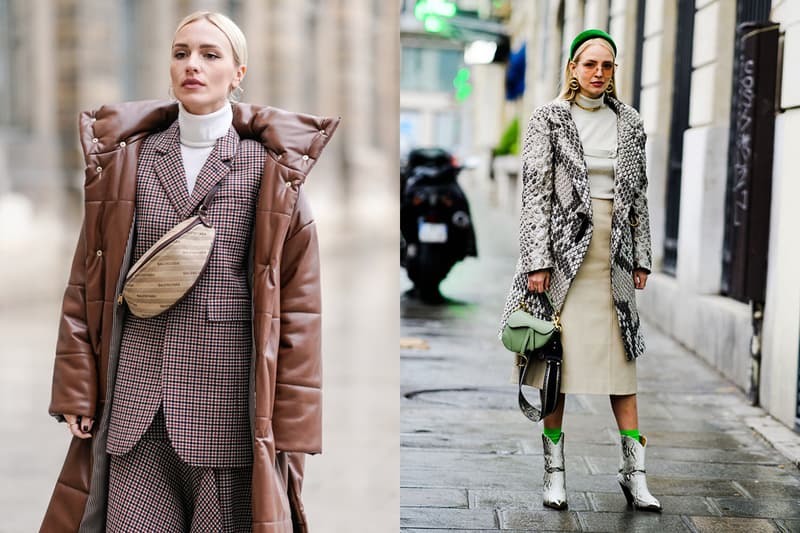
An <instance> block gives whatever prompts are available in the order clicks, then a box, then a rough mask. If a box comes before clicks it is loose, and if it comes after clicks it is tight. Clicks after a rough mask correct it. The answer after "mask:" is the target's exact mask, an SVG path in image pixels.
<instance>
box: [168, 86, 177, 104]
mask: <svg viewBox="0 0 800 533" xmlns="http://www.w3.org/2000/svg"><path fill="white" fill-rule="evenodd" d="M167 96H169V99H170V100H173V101H174V100H176V98H175V93H174V92H173V91H172V85H170V86H169V88H168V89H167Z"/></svg>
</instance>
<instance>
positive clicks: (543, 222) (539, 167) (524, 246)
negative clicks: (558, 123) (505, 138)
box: [519, 108, 554, 272]
mask: <svg viewBox="0 0 800 533" xmlns="http://www.w3.org/2000/svg"><path fill="white" fill-rule="evenodd" d="M553 187H554V185H553V148H552V146H551V144H550V127H549V125H548V122H547V119H546V117H545V116H544V111H543V110H542V108H539V109H537V110H536V111H534V113H533V115H532V116H531V119H530V121H529V122H528V130H527V132H526V134H525V139H524V141H523V150H522V210H521V213H520V228H519V242H520V250H519V253H520V258H519V261H520V263H519V270H520V271H521V272H532V271H534V270H540V269H544V268H551V267H552V266H553V264H554V263H553V256H552V252H551V247H550V216H551V213H552V209H553V204H552V201H553Z"/></svg>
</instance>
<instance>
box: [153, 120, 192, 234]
mask: <svg viewBox="0 0 800 533" xmlns="http://www.w3.org/2000/svg"><path fill="white" fill-rule="evenodd" d="M158 135H159V139H158V142H156V144H155V150H156V152H157V153H159V154H161V157H160V158H158V159H157V160H156V163H155V165H154V168H155V171H156V175H157V176H158V179H159V180H161V185H162V186H163V187H164V190H165V191H166V193H167V197H168V198H169V201H170V202H171V203H172V206H173V207H174V208H175V211H177V212H178V213H179V214H180V215H181V218H187V217H188V216H189V211H188V204H189V191H188V189H187V188H186V171H185V170H184V168H183V156H182V155H181V145H180V137H179V130H178V121H177V120H176V121H175V122H173V123H172V125H171V126H170V127H169V128H167V129H166V130H165V131H164V132H163V133H160V134H158Z"/></svg>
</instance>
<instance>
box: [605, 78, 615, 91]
mask: <svg viewBox="0 0 800 533" xmlns="http://www.w3.org/2000/svg"><path fill="white" fill-rule="evenodd" d="M613 92H614V82H613V81H609V82H608V87H606V94H611V93H613Z"/></svg>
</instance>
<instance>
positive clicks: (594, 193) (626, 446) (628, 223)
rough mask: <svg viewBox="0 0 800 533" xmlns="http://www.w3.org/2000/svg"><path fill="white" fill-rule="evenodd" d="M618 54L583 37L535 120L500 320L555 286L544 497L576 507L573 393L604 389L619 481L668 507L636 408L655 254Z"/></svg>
mask: <svg viewBox="0 0 800 533" xmlns="http://www.w3.org/2000/svg"><path fill="white" fill-rule="evenodd" d="M616 54H617V48H616V44H615V43H614V40H613V39H612V38H611V36H610V35H608V34H607V33H606V32H604V31H601V30H586V31H584V32H582V33H580V34H579V35H578V36H576V37H575V39H574V40H573V41H572V44H571V46H570V55H569V59H568V61H567V64H566V66H565V69H564V86H563V90H562V92H561V94H560V95H559V96H558V98H557V99H556V100H554V101H552V102H550V103H548V104H545V105H543V106H541V107H539V108H537V109H536V110H535V111H534V112H533V115H532V117H531V119H530V122H529V124H528V131H527V134H526V136H525V141H524V150H523V154H522V162H523V179H524V183H523V198H522V213H521V223H520V258H519V261H518V263H517V270H516V274H515V278H514V282H513V284H512V287H511V291H510V293H509V295H508V298H507V301H506V307H505V313H504V315H503V320H502V322H503V324H505V321H506V319H507V317H508V315H509V314H510V313H511V312H512V311H513V310H514V309H516V308H517V307H518V306H519V304H520V302H521V301H523V300H524V301H525V302H526V304H527V306H528V308H529V309H531V310H533V312H534V313H535V314H537V315H539V316H540V317H542V318H548V317H550V315H551V309H550V307H549V305H548V304H547V303H546V302H547V300H546V299H545V298H544V297H542V295H541V293H543V292H545V291H548V292H549V294H550V296H551V298H552V300H553V305H554V306H555V307H556V309H557V310H559V311H560V313H561V323H562V325H563V328H564V329H563V333H562V343H563V347H564V356H563V370H562V382H561V395H560V397H559V402H558V404H557V407H556V410H555V412H553V413H552V414H551V415H549V416H548V417H546V418H545V419H544V431H543V435H542V443H543V446H544V463H545V472H544V489H543V502H544V505H546V506H548V507H553V508H556V509H566V508H567V494H566V484H565V474H564V468H565V465H564V441H565V438H564V434H563V433H562V431H561V425H562V419H563V416H564V394H604V395H608V396H609V398H610V401H611V408H612V410H613V412H614V416H615V418H616V421H617V425H618V428H619V432H620V441H621V447H622V451H621V462H620V469H619V473H618V475H617V480H618V481H619V484H620V487H621V488H622V491H623V493H624V495H625V497H626V499H627V500H628V502H629V503H630V504H632V505H633V506H635V508H637V509H644V510H651V511H660V510H661V504H660V503H659V501H658V500H657V499H656V498H654V497H653V496H652V494H650V491H649V490H648V488H647V481H646V479H645V467H644V463H645V458H644V455H645V446H646V444H647V439H646V438H645V437H644V436H643V435H640V433H639V424H638V411H637V405H636V390H637V387H636V358H637V357H639V356H640V355H642V354H643V353H644V349H645V347H644V339H643V337H642V332H641V330H640V324H639V315H638V312H637V309H636V298H635V294H634V290H635V289H644V287H645V285H646V283H647V276H648V274H649V273H650V262H651V251H650V230H649V229H650V225H649V215H648V210H647V196H646V188H647V176H646V174H645V133H644V128H643V126H642V121H641V119H640V118H639V114H638V113H637V112H636V110H634V109H633V108H631V107H629V106H627V105H625V104H623V103H622V102H620V101H619V99H618V98H617V94H616V89H615V80H614V74H615V70H616V63H615V59H616ZM543 370H544V364H536V365H534V366H533V367H532V369H531V370H530V371H529V372H528V375H527V376H525V382H526V383H527V384H528V385H532V386H534V387H538V388H541V387H542V378H543Z"/></svg>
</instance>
